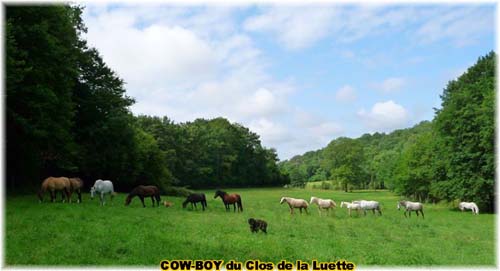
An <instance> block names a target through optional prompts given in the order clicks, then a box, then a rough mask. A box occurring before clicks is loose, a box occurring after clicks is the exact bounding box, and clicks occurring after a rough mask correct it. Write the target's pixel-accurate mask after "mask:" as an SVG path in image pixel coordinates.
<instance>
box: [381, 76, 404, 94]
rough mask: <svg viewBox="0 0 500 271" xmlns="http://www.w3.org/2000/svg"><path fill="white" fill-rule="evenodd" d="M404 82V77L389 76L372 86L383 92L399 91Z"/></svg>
mask: <svg viewBox="0 0 500 271" xmlns="http://www.w3.org/2000/svg"><path fill="white" fill-rule="evenodd" d="M405 84H406V79H405V78H403V77H390V78H387V79H385V80H384V81H382V82H381V83H375V84H373V87H374V88H376V89H378V90H380V91H382V92H384V93H391V92H398V91H401V90H402V89H403V87H404V86H405Z"/></svg>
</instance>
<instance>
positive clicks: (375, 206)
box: [352, 200, 382, 215]
mask: <svg viewBox="0 0 500 271" xmlns="http://www.w3.org/2000/svg"><path fill="white" fill-rule="evenodd" d="M352 203H358V204H359V206H360V207H361V209H363V212H364V213H365V215H366V210H372V212H373V214H375V210H377V212H378V214H379V215H382V211H381V210H380V204H379V203H378V202H377V201H374V200H357V201H353V202H352Z"/></svg>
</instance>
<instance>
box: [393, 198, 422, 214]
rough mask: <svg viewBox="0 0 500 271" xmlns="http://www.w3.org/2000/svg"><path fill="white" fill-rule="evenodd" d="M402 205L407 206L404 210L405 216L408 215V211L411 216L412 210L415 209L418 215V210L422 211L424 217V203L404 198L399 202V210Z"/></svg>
mask: <svg viewBox="0 0 500 271" xmlns="http://www.w3.org/2000/svg"><path fill="white" fill-rule="evenodd" d="M401 207H404V208H405V212H404V214H405V217H406V213H408V217H411V212H412V211H415V213H417V216H418V212H419V211H420V213H421V214H422V218H424V205H423V204H422V203H420V202H411V201H406V200H402V201H400V202H398V210H399V209H400V208H401Z"/></svg>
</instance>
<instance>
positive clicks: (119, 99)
mask: <svg viewBox="0 0 500 271" xmlns="http://www.w3.org/2000/svg"><path fill="white" fill-rule="evenodd" d="M81 14H82V8H80V7H74V6H64V5H49V6H36V7H26V6H17V7H15V6H8V7H7V12H6V15H7V16H6V20H7V22H6V25H7V27H6V63H7V64H6V67H7V74H6V78H7V90H6V94H7V95H6V96H7V127H6V130H7V180H8V184H9V186H8V188H9V191H20V190H22V189H23V190H26V191H33V189H35V187H37V186H39V185H40V182H41V180H42V179H44V178H46V177H48V176H61V175H64V176H79V177H83V179H84V180H86V186H87V187H88V186H90V185H91V184H92V183H93V181H94V180H95V179H98V178H100V179H110V180H113V182H114V184H115V189H116V190H118V191H128V190H130V189H131V188H132V187H134V186H136V185H139V184H155V185H158V186H159V187H160V189H161V190H163V192H165V191H169V190H170V191H171V190H172V189H170V186H171V185H172V184H173V185H179V186H190V187H193V188H198V187H215V186H219V187H220V186H270V185H281V184H284V183H287V182H288V179H287V178H286V176H283V175H282V174H281V173H280V171H279V169H278V167H277V161H278V158H277V155H276V151H275V150H273V149H266V148H264V147H262V145H261V143H260V140H259V136H258V135H257V134H255V133H252V132H251V131H249V130H248V129H247V128H245V127H243V126H241V125H239V124H231V123H229V122H228V121H227V120H226V119H223V118H217V119H213V120H204V119H198V120H195V121H193V122H189V123H182V124H174V123H173V122H172V121H170V120H169V119H168V118H167V117H164V118H162V119H160V118H158V117H148V116H139V117H134V116H133V115H132V114H131V112H130V111H129V107H130V106H131V105H132V104H133V103H134V100H133V99H132V98H130V97H128V96H127V95H126V93H125V86H124V84H125V83H124V82H123V80H122V79H120V78H119V77H118V76H117V75H116V73H115V72H114V71H112V70H111V69H110V68H109V67H108V66H107V65H106V63H104V61H103V59H102V57H101V56H100V55H99V52H98V51H97V50H96V49H94V48H89V47H88V46H87V43H86V41H85V40H84V39H82V38H81V34H82V33H84V32H85V31H86V28H85V26H84V25H83V22H82V19H81Z"/></svg>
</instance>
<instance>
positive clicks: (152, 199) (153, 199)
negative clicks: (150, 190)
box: [151, 196, 155, 207]
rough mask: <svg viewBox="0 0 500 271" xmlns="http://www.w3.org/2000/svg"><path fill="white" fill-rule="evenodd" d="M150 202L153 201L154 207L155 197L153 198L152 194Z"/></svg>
mask: <svg viewBox="0 0 500 271" xmlns="http://www.w3.org/2000/svg"><path fill="white" fill-rule="evenodd" d="M151 202H152V203H153V207H155V198H154V196H151Z"/></svg>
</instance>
